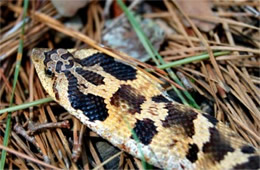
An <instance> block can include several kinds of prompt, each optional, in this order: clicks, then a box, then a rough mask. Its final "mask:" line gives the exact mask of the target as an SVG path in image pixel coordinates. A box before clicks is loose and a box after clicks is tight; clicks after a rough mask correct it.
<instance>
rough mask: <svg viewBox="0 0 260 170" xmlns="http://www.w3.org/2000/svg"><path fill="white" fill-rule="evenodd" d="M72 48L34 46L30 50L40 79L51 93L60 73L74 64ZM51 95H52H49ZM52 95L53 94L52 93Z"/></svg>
mask: <svg viewBox="0 0 260 170" xmlns="http://www.w3.org/2000/svg"><path fill="white" fill-rule="evenodd" d="M73 51H74V50H73V49H69V50H66V49H53V50H52V49H48V48H35V49H33V51H32V55H31V58H32V61H33V64H34V66H35V69H36V72H37V73H38V76H39V78H40V81H41V83H42V85H43V86H44V88H45V89H46V90H47V92H48V93H49V94H52V93H53V90H52V89H53V87H54V86H55V82H57V79H59V77H63V76H59V75H60V74H64V73H65V72H66V71H70V69H72V68H73V66H74V58H73V54H72V52H73ZM51 96H52V95H51ZM53 96H54V94H53Z"/></svg>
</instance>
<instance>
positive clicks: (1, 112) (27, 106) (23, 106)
mask: <svg viewBox="0 0 260 170" xmlns="http://www.w3.org/2000/svg"><path fill="white" fill-rule="evenodd" d="M51 101H53V99H52V98H51V97H47V98H43V99H39V100H35V101H33V102H28V103H24V104H20V105H17V106H12V107H8V108H5V109H2V110H0V114H3V113H6V112H14V111H17V110H22V109H27V108H29V107H33V106H37V105H39V104H44V103H48V102H51Z"/></svg>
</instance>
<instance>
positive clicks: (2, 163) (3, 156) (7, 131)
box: [0, 0, 29, 169]
mask: <svg viewBox="0 0 260 170" xmlns="http://www.w3.org/2000/svg"><path fill="white" fill-rule="evenodd" d="M28 5H29V0H24V4H23V24H22V28H21V34H20V36H21V37H20V41H19V48H18V53H17V57H16V64H15V65H16V66H15V72H14V81H13V88H12V94H11V99H10V106H12V105H13V100H14V92H15V88H16V83H17V80H18V75H19V71H20V65H21V60H22V55H23V38H24V37H23V36H24V25H25V17H26V14H27V9H28ZM10 130H11V113H10V112H9V113H8V115H7V123H6V129H5V136H4V142H3V145H4V146H7V145H8V141H9V135H10ZM5 159H6V150H3V151H2V154H1V160H0V169H4V166H5Z"/></svg>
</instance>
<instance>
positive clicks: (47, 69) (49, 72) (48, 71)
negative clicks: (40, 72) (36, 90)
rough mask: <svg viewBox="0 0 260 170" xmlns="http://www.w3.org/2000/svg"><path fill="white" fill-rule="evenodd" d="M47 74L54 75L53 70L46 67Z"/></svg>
mask: <svg viewBox="0 0 260 170" xmlns="http://www.w3.org/2000/svg"><path fill="white" fill-rule="evenodd" d="M45 74H46V75H47V76H49V77H52V76H53V72H52V70H51V68H46V69H45Z"/></svg>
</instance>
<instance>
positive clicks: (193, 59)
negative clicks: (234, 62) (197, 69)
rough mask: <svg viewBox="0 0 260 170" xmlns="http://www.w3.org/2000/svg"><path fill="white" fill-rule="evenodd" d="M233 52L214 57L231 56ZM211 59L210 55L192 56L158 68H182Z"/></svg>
mask: <svg viewBox="0 0 260 170" xmlns="http://www.w3.org/2000/svg"><path fill="white" fill-rule="evenodd" d="M230 53H231V52H229V51H220V52H214V53H213V55H214V56H215V57H218V56H222V55H227V54H230ZM208 58H209V54H202V55H198V56H192V57H188V58H184V59H181V60H177V61H174V62H170V63H166V64H162V65H160V66H157V67H158V68H160V69H166V68H170V67H176V66H180V65H183V64H188V63H191V62H194V61H201V60H205V59H208Z"/></svg>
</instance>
